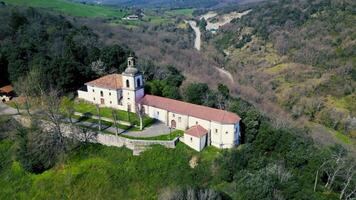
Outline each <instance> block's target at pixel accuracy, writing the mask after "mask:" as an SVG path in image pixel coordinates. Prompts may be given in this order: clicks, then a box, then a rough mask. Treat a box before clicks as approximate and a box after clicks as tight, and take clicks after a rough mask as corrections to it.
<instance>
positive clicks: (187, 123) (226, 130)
mask: <svg viewBox="0 0 356 200" xmlns="http://www.w3.org/2000/svg"><path fill="white" fill-rule="evenodd" d="M144 109H145V113H146V114H147V115H148V116H149V117H151V118H155V119H157V120H160V121H162V122H164V123H166V124H167V125H168V126H171V125H172V124H171V122H172V120H175V121H176V129H179V130H183V131H185V130H187V129H188V128H190V127H192V126H194V125H196V123H197V122H198V124H199V125H200V126H202V127H203V128H205V129H206V130H208V133H209V132H210V137H211V138H210V142H211V145H213V146H215V147H217V148H231V147H233V146H236V145H238V144H239V138H240V127H239V124H238V123H237V124H221V123H219V122H214V121H208V120H204V119H199V118H196V117H191V116H187V115H182V114H178V113H173V112H168V111H166V110H162V109H159V108H155V107H151V106H147V105H144ZM157 112H158V113H159V114H158V113H157ZM167 115H168V121H167ZM179 118H180V120H179ZM206 140H207V138H206ZM204 144H205V143H204ZM196 146H197V145H196Z"/></svg>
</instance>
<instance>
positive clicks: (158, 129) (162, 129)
mask: <svg viewBox="0 0 356 200" xmlns="http://www.w3.org/2000/svg"><path fill="white" fill-rule="evenodd" d="M169 132H170V130H169V127H167V126H166V124H164V123H161V122H155V123H154V124H152V125H151V126H150V127H147V128H145V129H144V130H142V131H127V132H123V133H122V134H123V135H127V136H132V137H155V136H160V135H167V134H169Z"/></svg>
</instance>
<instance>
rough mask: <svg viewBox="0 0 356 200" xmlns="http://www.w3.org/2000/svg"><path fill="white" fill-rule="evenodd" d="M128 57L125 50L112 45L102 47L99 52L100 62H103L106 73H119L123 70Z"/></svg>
mask: <svg viewBox="0 0 356 200" xmlns="http://www.w3.org/2000/svg"><path fill="white" fill-rule="evenodd" d="M127 56H128V51H127V49H125V48H123V47H121V46H119V45H117V44H114V45H111V46H107V47H104V48H103V49H102V51H101V55H100V60H101V61H102V62H104V65H105V67H106V70H105V71H106V72H108V73H110V72H114V71H115V72H118V73H121V72H123V71H124V70H125V68H126V66H125V65H124V64H125V63H126V57H127Z"/></svg>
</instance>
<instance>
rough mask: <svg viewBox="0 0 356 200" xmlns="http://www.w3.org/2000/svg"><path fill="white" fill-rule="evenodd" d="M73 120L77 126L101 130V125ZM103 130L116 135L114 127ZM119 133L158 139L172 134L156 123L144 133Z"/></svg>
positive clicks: (104, 127) (103, 127) (103, 126)
mask: <svg viewBox="0 0 356 200" xmlns="http://www.w3.org/2000/svg"><path fill="white" fill-rule="evenodd" d="M72 120H73V122H74V123H75V124H77V125H81V126H86V127H89V128H93V129H97V130H99V124H97V123H92V122H86V121H80V120H77V119H72ZM67 121H68V122H69V120H67ZM102 130H103V131H108V132H110V133H113V134H116V129H115V128H114V127H112V126H105V125H102ZM118 132H119V134H120V135H127V136H131V137H156V136H160V135H167V134H169V133H170V130H169V127H167V126H166V125H165V124H164V123H161V122H158V121H156V122H155V123H154V124H152V125H151V126H149V127H147V128H145V129H143V130H142V131H130V130H123V129H120V128H119V129H118Z"/></svg>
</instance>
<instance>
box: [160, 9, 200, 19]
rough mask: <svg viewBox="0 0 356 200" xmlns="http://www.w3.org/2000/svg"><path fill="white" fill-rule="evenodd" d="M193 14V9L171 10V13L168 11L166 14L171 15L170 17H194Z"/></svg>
mask: <svg viewBox="0 0 356 200" xmlns="http://www.w3.org/2000/svg"><path fill="white" fill-rule="evenodd" d="M193 12H194V9H193V8H185V9H175V10H169V11H166V12H165V14H166V15H169V16H179V15H183V16H187V17H193Z"/></svg>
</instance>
